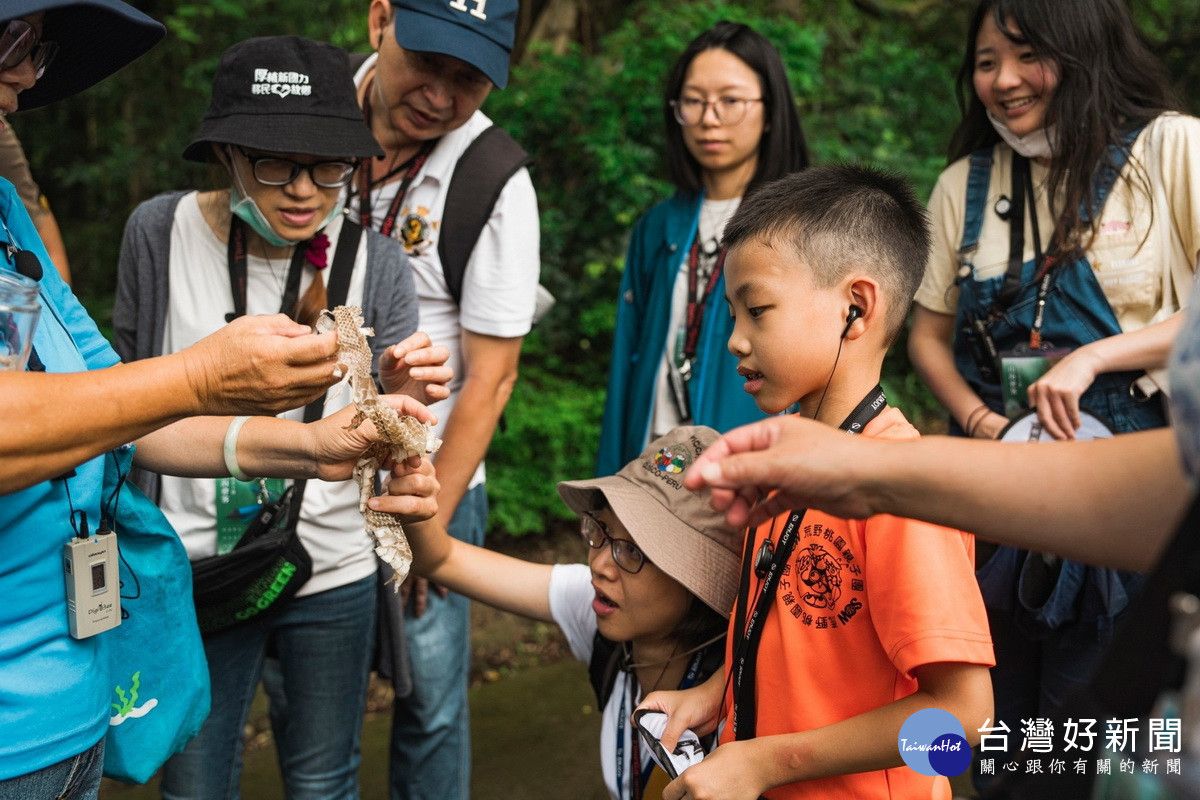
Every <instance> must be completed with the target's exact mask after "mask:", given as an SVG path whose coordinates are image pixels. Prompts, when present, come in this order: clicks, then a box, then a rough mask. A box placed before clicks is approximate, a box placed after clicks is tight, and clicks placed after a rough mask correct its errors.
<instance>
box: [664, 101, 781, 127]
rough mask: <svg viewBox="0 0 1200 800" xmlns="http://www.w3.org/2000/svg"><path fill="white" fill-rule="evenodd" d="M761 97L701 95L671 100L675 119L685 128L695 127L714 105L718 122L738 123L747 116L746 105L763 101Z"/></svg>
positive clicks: (724, 123) (725, 123)
mask: <svg viewBox="0 0 1200 800" xmlns="http://www.w3.org/2000/svg"><path fill="white" fill-rule="evenodd" d="M761 102H762V98H761V97H718V98H717V99H716V100H701V99H700V98H699V97H681V98H679V99H678V100H672V101H671V110H672V111H673V112H675V121H676V122H678V123H679V124H680V125H682V126H683V127H685V128H694V127H695V126H697V125H699V124H700V122H701V121H702V120H703V119H704V115H705V113H706V112H707V111H708V107H709V106H712V108H713V113H714V114H716V115H717V122H719V123H721V124H722V125H737V124H738V123H740V122H741V121H742V120H744V119H745V118H746V107H747V106H749V105H750V104H751V103H761Z"/></svg>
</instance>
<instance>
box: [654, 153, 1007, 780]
mask: <svg viewBox="0 0 1200 800" xmlns="http://www.w3.org/2000/svg"><path fill="white" fill-rule="evenodd" d="M725 245H726V247H727V248H728V253H727V256H726V262H725V282H726V287H727V289H726V290H727V295H726V300H727V302H728V303H729V306H730V310H731V313H732V314H733V316H734V318H735V320H736V322H735V325H734V330H733V334H732V336H730V339H729V349H730V351H732V352H733V354H734V355H735V356H737V358H738V372H739V373H740V374H741V375H742V376H743V377H744V378H745V379H746V386H745V389H746V391H747V392H749V393H750V394H752V395H753V396H754V399H755V402H756V403H757V404H758V407H759V408H760V409H762V410H763V411H765V412H767V413H768V414H778V413H780V412H782V411H784V410H786V409H787V408H788V407H790V406H792V405H793V404H799V407H800V413H801V414H802V415H803V416H806V417H810V418H813V419H816V420H817V421H820V422H825V423H827V424H829V425H833V426H839V427H841V428H842V429H844V430H846V431H847V432H848V433H857V434H861V435H864V436H870V437H878V438H887V439H909V438H915V437H916V436H917V435H918V434H917V431H916V429H915V428H913V427H912V426H911V425H910V424H909V423H908V422H907V420H905V418H904V415H903V414H902V413H901V412H900V411H899V410H898V409H895V408H892V407H890V406H888V405H887V402H886V397H884V395H883V392H882V390H881V389H880V387H879V378H880V371H881V369H882V367H883V359H884V355H885V354H886V352H887V349H888V347H889V345H890V344H891V343H892V341H893V340H894V339H895V338H896V335H897V334H898V333H899V332H900V330H901V329H902V328H903V326H904V321H905V318H906V316H907V314H908V308H909V304H910V302H911V299H912V297H913V295H914V293H915V292H916V288H917V286H918V285H919V284H920V281H921V276H922V273H923V271H924V265H925V259H926V251H927V249H928V245H929V233H928V225H927V221H926V217H925V213H924V211H923V209H922V207H921V205H920V203H919V202H918V201H917V199H916V197H915V196H914V194H913V192H912V190H911V188H910V187H909V185H908V184H907V182H906V181H904V180H903V179H901V178H898V177H895V176H892V175H889V174H886V173H882V172H879V171H876V170H872V169H869V168H865V167H858V166H849V165H844V166H830V167H821V168H816V169H810V170H807V171H805V172H802V173H797V174H794V175H790V176H788V177H786V178H782V179H780V180H778V181H775V182H773V183H769V184H767V185H765V186H763V187H761V188H759V189H758V190H756V191H755V192H754V193H753V194H752V195H749V196H748V197H747V198H746V200H745V201H744V202H743V204H742V206H741V208H740V209H739V210H738V211H737V213H736V214H735V215H734V217H733V219H732V220H730V222H729V224H728V227H727V228H726V230H725ZM747 538H748V541H747V544H746V549H745V551H744V552H745V555H744V557H743V559H744V560H743V564H742V583H741V587H740V596H739V601H738V605H737V606H736V607H735V612H734V614H733V616H732V617H731V618H730V629H729V630H730V634H729V640H728V641H729V644H728V649H727V656H726V668H725V674H717V675H715V676H713V678H712V679H710V680H709V681H708V682H706V683H705V684H703V685H701V686H699V687H697V688H695V689H690V690H687V691H683V692H656V693H654V694H651V695H649V696H648V697H647V698H646V700H645V701H644V702H643V703H642V706H643V707H651V708H657V709H659V710H662V711H665V712H667V713H668V715H669V716H670V720H669V722H668V727H667V732H666V735H665V736H664V744H665V745H667V746H669V747H670V746H673V744H674V739H675V737H676V736H677V735H678V734H679V733H680V732H681V731H682V730H683V729H684V728H692V729H693V730H695V731H696V732H697V733H700V734H701V735H703V734H705V733H707V732H708V731H711V730H713V729H714V728H715V727H716V726H717V725H718V722H720V721H721V720H722V719H723V720H724V727H723V729H722V732H721V737H720V741H721V745H720V746H719V747H718V748H717V749H716V750H715V751H714V752H713V753H712V754H711V755H710V756H709V757H708V758H706V759H705V760H704V761H703V762H701V763H700V764H698V765H696V766H693V767H691V768H690V769H688V770H687V771H686V772H684V773H683V775H681V776H680V777H679V778H678V779H677V780H675V781H674V782H673V783H672V784H671V785H670V786H668V787H667V790H666V791H664V793H663V797H664V798H665V800H676V799H677V798H681V797H684V796H686V797H687V798H689V800H705V799H706V798H721V800H735V799H737V798H746V800H755V799H756V798H758V797H759V796H760V795H762V796H765V797H767V798H770V800H778V799H780V798H787V800H798V799H799V798H812V799H813V800H816V799H817V798H820V799H821V800H831V799H837V798H846V799H847V800H849V798H906V799H907V798H947V800H948V798H950V788H949V784H948V782H947V780H946V779H945V778H943V777H940V776H938V777H934V776H926V775H923V774H919V773H918V772H916V771H914V770H912V769H910V768H909V767H907V766H904V765H903V764H904V761H903V760H902V758H901V756H900V752H899V749H898V746H897V738H898V735H899V732H900V727H901V725H902V724H903V723H904V721H905V720H906V719H907V718H908V717H909V716H910V715H912V714H913V713H914V712H916V711H918V710H920V709H924V708H939V709H943V710H945V711H948V712H950V713H951V714H952V715H954V716H955V717H956V718H958V720H959V721H960V722H961V723H962V726H963V728H964V732H965V734H966V739H967V742H968V743H969V744H971V745H974V744H976V743H978V740H979V734H978V729H979V728H980V727H981V726H982V725H983V724H985V720H986V719H987V718H989V717H990V716H991V715H992V691H991V683H990V681H989V678H988V667H990V666H992V665H993V664H994V663H995V662H994V659H993V655H992V644H991V637H990V635H989V633H988V626H987V615H986V613H985V612H984V607H983V601H982V599H981V598H980V595H979V589H978V587H977V585H976V583H975V576H974V571H973V561H974V540H973V538H972V537H971V536H970V535H969V534H965V533H962V532H960V531H957V530H951V529H949V528H941V527H938V526H936V525H929V524H926V523H922V522H916V521H914V520H908V519H901V518H898V517H891V516H876V517H872V518H870V519H867V520H845V519H838V518H836V517H832V516H830V515H828V514H824V513H820V512H817V511H808V512H803V510H800V511H799V512H795V513H793V512H788V513H785V514H782V515H781V516H779V517H778V518H776V519H774V520H771V521H769V522H767V523H764V524H763V525H761V526H759V528H758V529H757V530H755V531H754V532H753V533H751V534H749V535H748V537H747ZM764 584H765V585H766V587H767V593H766V594H764ZM748 640H749V642H750V643H748Z"/></svg>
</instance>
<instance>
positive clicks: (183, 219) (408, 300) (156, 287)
mask: <svg viewBox="0 0 1200 800" xmlns="http://www.w3.org/2000/svg"><path fill="white" fill-rule="evenodd" d="M380 153H381V151H380V150H379V147H378V145H376V143H375V140H374V138H373V137H372V135H371V132H370V130H369V129H368V128H367V126H366V124H365V123H364V122H363V119H362V112H361V111H360V110H359V108H358V104H357V102H356V100H355V95H354V84H353V82H352V81H351V78H350V71H349V65H348V62H347V56H346V53H345V52H344V51H343V50H341V49H340V48H337V47H334V46H333V45H329V44H324V43H318V42H313V41H310V40H307V39H301V38H298V37H274V38H260V39H250V40H247V41H244V42H241V43H239V44H236V45H234V46H232V47H230V48H229V49H228V50H227V51H226V52H225V53H224V55H223V56H222V57H221V60H220V64H219V65H218V67H217V72H216V75H215V76H214V78H213V90H212V101H211V105H210V107H209V109H208V111H207V113H206V114H205V116H204V119H203V121H202V122H201V124H200V128H199V131H198V132H197V134H196V137H195V139H194V141H193V142H192V143H191V144H190V145H189V146H188V147H187V149H186V150H185V151H184V157H185V158H187V159H190V160H193V161H209V162H213V163H215V164H218V165H220V167H222V168H223V169H224V170H225V171H226V172H227V174H228V177H229V184H228V185H227V186H226V187H224V188H221V189H217V190H212V191H191V192H172V193H168V194H164V195H160V196H158V197H156V198H154V199H152V200H150V201H148V202H146V203H143V204H142V205H141V206H139V207H138V208H137V209H136V210H135V211H134V213H133V215H132V216H131V217H130V219H129V222H128V224H127V226H126V230H125V238H124V241H123V244H122V249H121V261H120V272H119V279H118V283H119V289H118V299H117V303H116V307H115V310H114V329H115V333H116V340H117V341H116V346H117V349H118V351H119V352H120V353H121V354H122V355H123V356H124V357H125V358H126V359H136V358H146V357H149V356H153V355H158V354H159V353H164V352H173V351H175V350H177V349H179V348H181V347H186V346H187V345H189V344H191V343H192V342H193V341H194V340H196V339H198V338H200V337H202V336H205V335H206V334H208V333H210V332H211V331H214V330H217V329H219V328H221V327H222V326H224V325H225V324H226V322H227V321H229V320H230V319H233V318H234V317H237V316H241V315H243V314H264V313H276V312H282V313H285V314H290V315H291V316H292V317H293V318H294V319H296V320H297V321H298V322H302V323H304V324H312V323H313V322H314V321H315V319H316V317H317V315H318V314H319V312H320V311H321V310H322V309H324V308H326V307H331V306H332V305H334V304H336V303H341V304H349V305H357V306H362V308H363V315H364V317H365V321H366V324H367V325H368V326H371V327H373V328H374V329H375V336H374V337H373V338H372V339H371V344H372V347H373V348H374V351H375V359H376V369H377V370H378V376H379V379H380V381H381V383H382V385H383V387H384V389H385V390H387V391H389V392H395V391H405V392H407V393H410V394H416V393H417V392H418V391H420V392H424V394H423V395H421V396H422V397H424V398H425V399H427V400H429V401H432V400H437V399H441V398H443V397H445V396H446V393H447V390H446V387H445V385H444V384H445V383H446V381H448V379H449V368H448V367H445V366H443V363H444V361H445V358H446V352H445V348H444V347H443V348H432V347H430V346H429V342H428V339H427V338H426V337H425V336H424V334H414V331H415V330H416V326H417V298H416V291H415V288H414V285H413V278H412V273H411V272H410V270H409V265H408V261H407V259H406V258H405V257H404V255H403V252H402V251H401V249H400V246H399V244H397V243H396V242H395V241H393V240H391V239H387V238H385V237H383V236H380V235H379V234H377V233H375V232H373V231H369V230H363V229H362V228H361V227H360V226H359V225H358V224H357V223H356V222H354V221H353V220H351V219H349V218H348V217H346V216H345V215H343V213H342V200H341V198H342V189H343V187H345V186H346V185H347V183H348V182H349V181H350V178H351V176H352V175H353V174H354V171H355V168H356V166H357V164H358V160H359V159H361V158H369V157H372V156H376V155H379V154H380ZM339 293H340V295H341V296H340V297H331V296H332V295H337V294H339ZM406 337H407V338H406ZM396 342H399V344H395V345H394V346H389V345H392V344H393V343H396ZM410 368H411V369H410ZM426 381H434V383H433V384H427V383H425V382H426ZM348 400H349V398H348V397H347V396H346V395H345V394H344V393H341V392H337V391H335V392H334V393H332V394H331V395H330V396H329V398H328V399H327V400H326V401H325V403H324V408H323V410H322V409H320V408H319V407H317V408H315V409H314V408H310V409H307V410H306V409H296V410H294V411H291V412H288V413H287V414H286V416H287V417H290V418H295V419H302V418H304V416H305V414H306V411H307V412H308V413H314V414H317V415H319V414H320V413H323V414H324V415H329V414H332V413H334V412H336V411H338V410H339V409H341V408H342V407H344V406H345V405H346V404H347V403H348ZM156 484H157V485H156V488H157V490H158V492H157V500H158V503H159V505H160V507H161V508H162V509H163V511H164V512H165V513H166V515H167V517H168V519H170V521H171V523H172V525H173V526H174V527H175V529H176V530H177V531H178V532H179V535H180V538H181V539H182V541H183V543H184V545H185V546H186V548H187V550H188V555H189V557H190V558H191V559H193V560H196V559H199V558H204V557H207V556H212V555H214V554H220V553H225V552H228V551H229V550H230V549H231V548H232V547H233V546H234V544H235V543H236V542H237V540H238V538H239V537H240V536H241V534H242V533H243V532H244V531H245V529H246V523H247V521H248V519H247V509H249V510H250V511H251V512H253V510H254V509H255V508H256V502H257V501H259V500H261V497H262V496H263V495H266V496H269V497H271V498H276V497H278V496H279V494H280V493H281V492H282V490H283V488H284V487H283V485H282V482H278V483H275V482H268V483H266V484H257V485H255V484H247V483H242V482H240V481H236V480H234V479H233V478H223V479H218V480H211V479H205V480H201V479H188V478H175V477H170V476H160V477H158V478H157V481H156ZM296 492H297V494H299V493H300V489H299V487H297V489H296ZM358 504H359V490H358V486H357V484H355V483H352V482H349V481H343V482H337V483H333V482H322V481H308V482H307V483H305V484H304V486H303V493H302V500H301V502H300V505H299V522H298V528H297V530H298V533H299V536H300V540H301V541H302V542H303V544H304V546H305V549H306V550H307V551H308V553H309V555H310V556H311V558H312V562H313V563H312V577H311V578H309V580H308V582H307V583H306V584H305V585H304V586H303V587H301V589H300V590H299V592H298V593H297V595H296V597H295V598H293V599H292V600H290V601H289V602H288V603H286V604H285V605H284V606H283V608H282V609H281V610H279V611H277V612H273V613H272V614H270V615H259V616H257V617H255V618H254V620H253V621H251V622H246V623H243V624H241V625H238V626H235V627H231V628H226V629H224V630H220V631H217V632H207V633H205V636H204V644H205V650H206V653H207V655H208V663H209V672H210V675H211V678H212V712H211V713H210V715H209V717H208V720H207V721H206V722H205V724H204V726H203V728H202V729H201V731H200V733H199V734H198V735H197V736H196V738H195V739H193V740H192V741H191V742H190V743H189V744H188V746H187V748H186V749H185V750H184V751H183V752H182V753H180V754H178V755H176V756H174V757H173V758H172V759H171V760H170V761H168V762H167V765H166V767H165V769H164V772H163V779H162V790H163V795H164V797H167V798H185V797H187V798H193V797H194V798H208V797H226V796H229V792H230V791H231V789H230V787H236V786H237V783H238V778H239V775H240V772H241V749H242V748H241V738H242V730H243V727H244V725H245V721H246V717H247V715H248V713H249V710H250V703H251V700H252V699H253V698H254V694H255V687H256V686H257V685H258V683H259V681H260V678H261V674H262V670H263V665H264V659H265V657H266V654H267V649H268V646H269V647H270V648H271V649H272V652H273V653H274V654H277V656H278V660H279V664H280V666H281V677H282V685H283V692H284V694H286V697H287V709H286V724H283V725H281V726H280V728H279V730H277V732H276V733H277V741H276V744H277V746H278V750H279V756H280V764H281V766H282V771H283V775H284V782H285V785H286V793H287V796H288V797H290V798H353V797H357V796H358V778H357V772H358V763H359V748H358V736H359V729H360V728H361V722H362V714H363V709H364V706H365V700H366V689H367V676H368V672H369V668H370V664H371V655H372V651H373V648H374V644H375V621H376V603H377V595H378V588H377V578H376V557H375V554H374V552H373V549H372V542H371V539H370V537H369V536H368V535H367V533H366V532H365V530H364V528H363V519H362V515H361V513H360V512H359V505H358ZM294 508H295V505H293V509H294ZM293 513H294V512H293ZM264 617H265V618H264ZM272 715H273V717H279V718H281V717H282V716H283V712H282V711H281V710H279V709H275V708H273V709H272Z"/></svg>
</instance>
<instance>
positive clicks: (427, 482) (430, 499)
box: [368, 458, 441, 525]
mask: <svg viewBox="0 0 1200 800" xmlns="http://www.w3.org/2000/svg"><path fill="white" fill-rule="evenodd" d="M391 470H392V472H391V475H390V476H389V477H388V481H387V486H386V489H387V494H381V495H377V496H376V497H372V498H371V500H370V501H369V503H368V505H369V506H370V507H371V509H372V510H374V511H382V512H384V513H388V514H396V515H398V516H399V517H400V523H401V524H402V525H408V524H410V523H413V522H424V521H425V520H427V519H430V518H431V517H433V516H434V515H435V514H437V510H438V505H437V496H438V490H439V489H440V488H441V485H440V484H439V483H438V479H437V476H436V473H435V470H434V468H433V462H432V461H431V460H429V459H428V458H422V459H420V461H419V462H418V464H417V465H416V466H414V465H413V464H412V459H405V460H404V461H399V462H396V463H394V464H392V466H391Z"/></svg>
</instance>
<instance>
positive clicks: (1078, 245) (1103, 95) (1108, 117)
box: [950, 0, 1180, 254]
mask: <svg viewBox="0 0 1200 800" xmlns="http://www.w3.org/2000/svg"><path fill="white" fill-rule="evenodd" d="M986 15H991V18H992V20H993V21H994V22H995V23H996V26H997V27H998V28H999V29H1000V30H1001V31H1002V32H1003V33H1004V35H1005V36H1007V37H1008V38H1009V39H1010V40H1011V41H1013V42H1014V43H1017V44H1022V45H1024V44H1028V45H1029V46H1030V47H1032V48H1033V52H1034V53H1035V54H1036V55H1037V56H1039V57H1040V58H1042V59H1044V60H1045V61H1046V63H1047V67H1048V68H1049V69H1053V70H1055V71H1056V74H1057V76H1058V85H1057V87H1056V88H1055V89H1054V93H1053V95H1052V96H1051V98H1050V101H1049V103H1048V104H1047V108H1046V119H1045V124H1046V126H1047V127H1050V126H1056V127H1055V132H1056V140H1055V144H1054V153H1055V154H1054V157H1053V158H1052V159H1051V162H1050V171H1049V175H1048V177H1047V182H1048V186H1047V191H1048V192H1049V195H1048V196H1049V197H1050V198H1051V199H1052V204H1051V208H1052V209H1053V210H1054V212H1055V216H1056V219H1057V222H1056V224H1055V231H1054V232H1055V240H1056V242H1057V248H1056V249H1057V252H1058V253H1060V254H1070V253H1072V252H1074V251H1076V250H1078V249H1086V247H1087V245H1088V243H1089V242H1090V240H1091V237H1092V235H1093V233H1094V226H1095V224H1096V220H1092V221H1091V224H1090V225H1086V224H1084V222H1083V219H1082V218H1081V215H1080V206H1081V204H1083V203H1085V202H1087V201H1088V199H1089V198H1090V197H1091V194H1092V192H1091V185H1092V180H1093V176H1094V175H1096V173H1097V168H1098V167H1099V166H1100V165H1102V164H1104V163H1105V162H1106V161H1107V162H1109V163H1111V161H1110V157H1109V155H1108V148H1109V147H1110V146H1115V147H1118V148H1121V149H1124V150H1126V152H1127V151H1128V147H1127V146H1126V145H1125V144H1124V141H1123V140H1124V138H1125V137H1126V136H1127V135H1128V133H1129V132H1130V131H1132V130H1135V129H1137V128H1139V127H1142V126H1144V125H1146V124H1148V123H1149V122H1150V121H1151V120H1153V119H1154V118H1155V117H1157V116H1158V115H1160V114H1162V113H1163V112H1165V111H1177V110H1179V108H1180V106H1179V102H1178V100H1177V99H1176V98H1175V96H1174V93H1173V92H1172V91H1171V89H1170V87H1169V85H1168V83H1167V79H1166V74H1165V72H1164V70H1163V68H1162V65H1161V64H1160V63H1159V61H1158V59H1157V58H1155V57H1154V55H1153V54H1152V53H1151V52H1150V50H1149V49H1148V48H1147V47H1146V45H1145V43H1144V42H1143V41H1142V40H1141V39H1140V38H1139V35H1138V32H1137V30H1136V28H1135V26H1134V23H1133V19H1132V18H1131V17H1130V15H1129V10H1128V9H1127V8H1126V6H1125V2H1124V0H980V2H979V4H978V5H977V6H976V8H975V12H974V14H973V15H972V17H971V25H970V28H969V29H968V32H967V49H966V52H965V53H964V54H963V61H962V65H961V66H960V67H959V71H958V104H959V108H960V109H961V110H962V114H963V116H962V121H961V122H960V123H959V125H958V128H957V129H956V130H955V132H954V136H953V138H952V139H951V143H950V161H952V162H953V161H955V160H957V159H959V158H962V157H963V156H966V155H969V154H970V153H972V152H974V151H976V150H979V149H981V148H985V147H991V146H992V145H994V144H995V143H996V142H998V141H1000V136H999V134H998V133H996V130H995V128H993V127H992V124H991V122H990V121H989V120H988V118H987V114H986V110H985V109H984V106H983V103H982V102H980V100H979V97H978V96H977V95H976V94H975V86H974V82H973V77H974V72H975V48H976V40H977V38H978V35H979V28H980V26H981V25H982V24H983V22H984V20H985V19H986ZM1134 167H1135V169H1137V171H1138V172H1140V174H1141V181H1140V182H1141V183H1143V185H1144V184H1145V183H1146V182H1147V180H1148V179H1147V178H1146V175H1145V170H1144V169H1143V168H1141V167H1140V165H1134Z"/></svg>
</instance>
